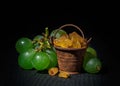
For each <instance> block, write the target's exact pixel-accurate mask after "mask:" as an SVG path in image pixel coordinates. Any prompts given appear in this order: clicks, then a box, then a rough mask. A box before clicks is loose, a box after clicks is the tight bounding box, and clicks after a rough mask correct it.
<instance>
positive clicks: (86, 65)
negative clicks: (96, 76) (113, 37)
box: [83, 52, 102, 73]
mask: <svg viewBox="0 0 120 86" xmlns="http://www.w3.org/2000/svg"><path fill="white" fill-rule="evenodd" d="M101 67H102V63H101V61H100V59H99V58H98V57H96V56H94V55H93V54H91V53H89V52H86V54H85V56H84V60H83V69H84V70H85V71H86V72H88V73H98V72H99V71H100V70H101Z"/></svg>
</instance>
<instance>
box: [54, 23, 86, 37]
mask: <svg viewBox="0 0 120 86" xmlns="http://www.w3.org/2000/svg"><path fill="white" fill-rule="evenodd" d="M67 26H72V27H75V28H76V29H78V30H79V31H80V32H81V35H82V37H83V38H84V33H83V31H82V30H81V29H80V27H78V26H77V25H74V24H64V25H62V26H61V27H59V28H58V30H60V29H62V28H64V27H67ZM58 30H57V31H56V33H57V32H58Z"/></svg>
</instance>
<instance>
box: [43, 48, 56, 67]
mask: <svg viewBox="0 0 120 86" xmlns="http://www.w3.org/2000/svg"><path fill="white" fill-rule="evenodd" d="M45 52H46V53H47V54H48V56H49V59H50V64H49V66H48V68H47V69H49V68H51V67H55V66H57V54H56V52H55V51H53V50H52V49H46V50H45Z"/></svg>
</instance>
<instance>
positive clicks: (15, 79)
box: [3, 68, 108, 86]
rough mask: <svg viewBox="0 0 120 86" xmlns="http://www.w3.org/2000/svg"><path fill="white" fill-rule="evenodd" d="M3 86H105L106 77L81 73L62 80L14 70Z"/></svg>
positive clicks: (27, 71)
mask: <svg viewBox="0 0 120 86" xmlns="http://www.w3.org/2000/svg"><path fill="white" fill-rule="evenodd" d="M4 85H5V86H107V85H108V84H107V77H106V76H105V75H103V74H88V73H81V74H76V75H71V76H70V77H69V78H67V79H64V78H60V77H58V76H49V75H48V73H47V71H41V72H38V71H36V70H23V69H21V68H16V70H15V71H14V72H9V75H8V76H7V77H6V78H5V81H4ZM4 85H3V86H4Z"/></svg>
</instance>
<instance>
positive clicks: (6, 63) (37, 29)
mask: <svg viewBox="0 0 120 86" xmlns="http://www.w3.org/2000/svg"><path fill="white" fill-rule="evenodd" d="M111 12H114V10H112V11H109V9H108V10H106V9H104V10H103V9H102V10H93V9H92V10H85V11H80V10H74V9H72V8H66V9H64V11H63V10H59V9H58V10H53V11H50V10H49V11H47V12H46V11H41V10H39V12H38V10H37V12H36V11H34V10H32V11H31V10H19V11H18V10H9V11H8V12H7V13H5V14H6V15H4V16H3V17H2V18H3V21H2V22H3V23H4V24H2V26H3V27H2V29H1V34H3V35H1V39H2V40H1V43H2V45H1V47H2V51H4V52H3V53H2V57H1V58H0V62H1V71H0V74H1V76H2V77H0V79H1V85H3V84H4V85H8V86H9V83H16V79H15V76H16V75H17V74H18V75H19V72H18V68H19V67H18V65H17V56H18V54H17V52H16V50H15V43H16V41H17V40H18V39H19V38H21V37H28V38H31V39H32V38H33V37H34V36H36V35H38V34H41V33H42V32H43V31H44V28H45V27H46V26H47V27H48V28H49V30H50V31H52V30H53V29H56V28H59V27H60V26H61V25H63V24H67V23H72V24H75V25H77V26H80V27H81V29H82V30H83V32H84V34H85V37H87V38H89V37H92V38H93V39H92V41H91V43H90V44H91V46H93V47H94V48H95V49H96V50H97V53H98V56H99V58H100V59H101V61H102V63H103V69H102V71H101V72H100V73H101V74H103V75H104V76H105V77H107V80H108V82H107V81H106V83H107V84H110V85H111V84H118V81H117V79H116V78H117V77H118V76H119V71H118V70H119V66H118V65H119V60H118V59H119V57H118V54H119V52H118V51H117V49H118V50H119V48H118V46H119V43H118V38H117V37H118V35H119V34H118V29H117V27H116V26H117V23H116V21H115V20H116V19H117V17H116V13H115V12H114V14H113V15H112V14H111Z"/></svg>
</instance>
